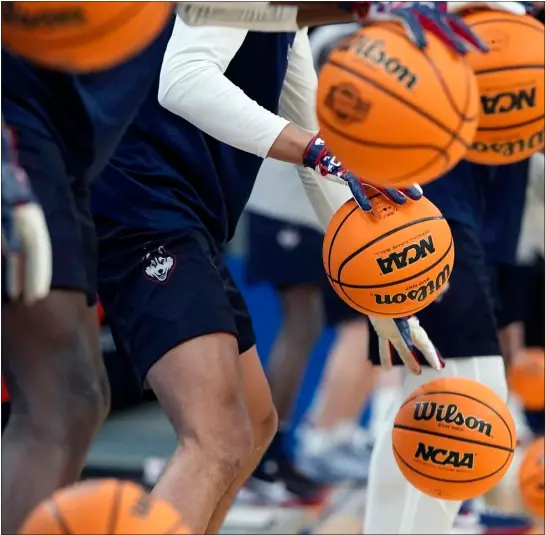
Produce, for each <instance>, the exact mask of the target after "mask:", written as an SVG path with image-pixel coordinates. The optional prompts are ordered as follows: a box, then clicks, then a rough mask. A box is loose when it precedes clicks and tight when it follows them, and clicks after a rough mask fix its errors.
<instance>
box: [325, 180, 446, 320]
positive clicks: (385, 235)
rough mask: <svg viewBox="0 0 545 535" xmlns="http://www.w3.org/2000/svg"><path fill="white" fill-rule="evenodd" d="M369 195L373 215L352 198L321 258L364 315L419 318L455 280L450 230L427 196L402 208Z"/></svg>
mask: <svg viewBox="0 0 545 535" xmlns="http://www.w3.org/2000/svg"><path fill="white" fill-rule="evenodd" d="M367 194H368V196H369V199H370V201H371V204H372V206H373V211H372V212H368V213H367V212H364V211H363V210H361V209H360V208H359V207H358V205H357V204H356V203H355V201H353V200H349V201H348V202H346V203H345V204H344V205H343V206H341V208H339V210H338V211H337V213H336V214H335V215H334V216H333V218H332V220H331V222H330V224H329V226H328V228H327V231H326V233H325V237H324V244H323V249H322V258H323V262H324V267H325V271H326V274H327V276H328V279H329V282H330V283H331V285H332V286H333V288H334V290H335V291H336V292H337V294H338V295H339V296H340V297H341V298H342V299H343V300H344V301H345V302H346V303H347V304H348V305H350V306H351V307H352V308H354V309H356V310H358V311H359V312H361V313H362V314H370V315H373V316H384V317H388V318H400V317H404V316H408V315H411V314H415V313H416V312H418V311H419V310H422V309H423V308H425V307H426V306H427V305H429V304H430V303H431V302H433V301H434V300H435V299H436V298H437V297H438V296H439V295H440V293H441V292H442V290H443V289H444V288H445V285H446V283H447V281H448V280H449V278H450V275H451V273H452V268H453V264H454V243H453V241H452V234H451V232H450V228H449V226H448V223H447V222H446V221H445V218H444V217H443V216H442V215H441V212H440V211H439V210H438V209H437V207H436V206H435V205H434V204H432V203H431V202H430V201H429V200H428V199H426V198H422V199H421V200H419V201H411V200H408V201H407V203H406V204H404V205H402V206H400V205H397V204H394V203H393V202H391V201H390V200H389V199H387V198H386V197H385V196H384V195H382V194H379V193H378V192H377V191H376V190H374V189H372V188H368V190H367Z"/></svg>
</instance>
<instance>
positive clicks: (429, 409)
mask: <svg viewBox="0 0 545 535" xmlns="http://www.w3.org/2000/svg"><path fill="white" fill-rule="evenodd" d="M413 418H414V419H415V420H416V421H429V420H431V419H435V421H436V422H445V423H447V424H453V425H457V426H463V427H467V428H468V429H470V430H472V431H477V432H478V433H480V434H484V435H486V436H487V437H489V436H490V435H491V433H492V424H490V423H488V422H486V421H484V420H481V419H479V418H477V417H476V416H466V415H465V414H464V413H462V411H460V409H459V408H458V405H456V404H454V403H449V404H448V405H442V404H441V405H438V404H437V403H435V402H434V401H424V402H416V403H415V404H414V412H413Z"/></svg>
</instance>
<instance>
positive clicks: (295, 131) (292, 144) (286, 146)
mask: <svg viewBox="0 0 545 535" xmlns="http://www.w3.org/2000/svg"><path fill="white" fill-rule="evenodd" d="M313 135H314V134H313V133H310V132H306V131H305V130H302V129H301V128H299V127H297V126H295V125H294V124H288V125H287V126H286V128H284V130H282V132H281V133H280V135H279V136H278V137H277V138H276V141H275V142H274V143H273V144H272V146H271V148H270V150H269V152H268V154H267V157H268V158H274V159H275V160H280V161H282V162H288V163H294V164H297V165H302V163H303V156H304V154H305V150H306V148H307V146H308V144H309V143H310V140H311V139H312V137H313Z"/></svg>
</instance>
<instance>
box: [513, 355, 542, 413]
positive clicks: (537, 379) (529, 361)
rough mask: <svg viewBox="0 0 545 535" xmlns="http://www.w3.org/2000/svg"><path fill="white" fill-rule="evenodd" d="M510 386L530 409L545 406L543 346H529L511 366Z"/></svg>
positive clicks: (538, 408) (534, 409)
mask: <svg viewBox="0 0 545 535" xmlns="http://www.w3.org/2000/svg"><path fill="white" fill-rule="evenodd" d="M507 378H508V382H509V388H510V389H511V391H512V392H514V393H515V394H516V395H517V397H518V398H519V399H520V401H521V402H522V404H523V405H524V408H525V409H526V410H529V411H540V410H543V408H544V407H545V354H544V351H543V348H541V347H535V348H529V349H527V350H526V351H525V353H524V356H523V357H522V358H521V359H520V360H516V361H515V362H514V363H513V364H512V365H511V366H510V368H509V373H508V375H507Z"/></svg>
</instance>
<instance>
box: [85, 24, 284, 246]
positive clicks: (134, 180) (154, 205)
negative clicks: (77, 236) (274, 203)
mask: <svg viewBox="0 0 545 535" xmlns="http://www.w3.org/2000/svg"><path fill="white" fill-rule="evenodd" d="M293 39H294V34H293V33H256V32H249V33H248V35H247V37H246V39H245V40H244V42H243V44H242V46H241V48H240V49H239V51H238V52H237V54H236V55H235V57H234V58H233V59H232V61H231V62H230V64H229V67H228V68H227V70H226V72H225V76H226V77H227V78H228V79H229V80H230V81H231V82H232V83H233V84H235V85H236V86H238V87H239V88H241V89H242V90H243V91H244V92H245V94H246V95H247V96H248V97H250V98H251V99H253V100H255V101H256V102H257V103H258V104H260V105H261V106H262V107H264V108H266V109H267V110H269V111H271V112H273V113H277V111H278V102H279V98H280V92H281V89H282V85H283V82H284V78H285V74H286V70H287V64H288V53H289V49H290V47H291V44H292V43H293ZM157 87H158V80H156V81H155V85H154V87H153V88H152V90H151V91H150V93H149V95H148V97H147V99H146V102H145V103H144V105H143V107H142V109H141V111H140V113H139V114H138V116H137V117H136V119H135V121H134V122H133V123H132V125H131V126H130V127H129V129H128V130H127V133H126V135H125V136H124V138H123V140H122V142H121V144H120V145H119V147H118V149H117V151H116V153H115V155H114V157H113V159H112V160H111V162H110V164H109V165H108V166H107V168H106V170H105V172H104V173H103V174H102V176H101V177H100V179H99V180H97V181H96V183H95V185H94V187H93V210H94V212H95V214H97V215H99V216H103V217H105V218H107V219H108V220H110V221H112V222H116V223H120V224H122V225H124V226H125V227H133V228H135V229H141V230H175V229H180V228H186V227H201V228H204V229H206V230H207V231H208V233H209V234H210V235H211V236H212V238H213V239H214V240H215V241H216V242H220V243H223V242H225V241H227V240H228V239H230V237H231V236H232V235H233V232H234V230H235V227H236V224H237V222H238V219H239V217H240V214H241V213H242V210H243V209H244V206H245V205H246V202H247V201H248V198H249V196H250V193H251V191H252V187H253V185H254V182H255V178H256V176H257V173H258V170H259V167H260V165H261V163H262V159H261V158H259V157H258V156H255V155H252V154H249V153H247V152H244V151H241V150H238V149H235V148H233V147H230V146H228V145H226V144H224V143H221V142H219V141H217V140H215V139H213V138H211V137H210V136H208V135H206V134H204V133H203V132H202V131H200V130H199V129H198V128H196V127H195V126H193V125H192V124H190V123H189V122H187V121H185V120H184V119H182V118H181V117H178V116H176V115H174V114H172V113H170V112H169V111H167V110H165V109H163V108H162V107H161V106H160V104H159V103H158V101H157ZM202 113H206V109H203V110H202Z"/></svg>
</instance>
